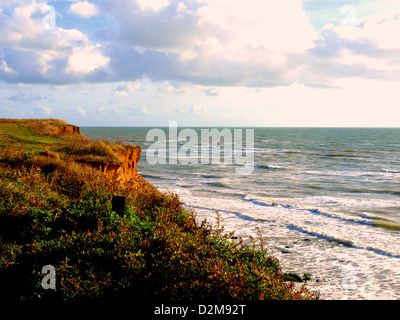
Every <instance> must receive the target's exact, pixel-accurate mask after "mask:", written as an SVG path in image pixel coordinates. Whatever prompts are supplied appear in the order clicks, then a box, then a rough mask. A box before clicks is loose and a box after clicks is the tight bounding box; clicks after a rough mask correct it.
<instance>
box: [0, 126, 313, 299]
mask: <svg viewBox="0 0 400 320" xmlns="http://www.w3.org/2000/svg"><path fill="white" fill-rule="evenodd" d="M54 125H60V122H57V121H56V120H45V121H42V122H40V121H7V120H0V139H1V141H0V143H1V148H0V149H1V151H0V288H1V295H2V297H1V298H2V299H3V300H4V299H5V300H14V301H21V300H24V301H58V300H60V301H64V300H68V301H82V300H84V299H94V298H113V297H114V298H116V297H132V298H144V299H148V298H157V297H159V298H165V299H176V300H180V299H189V300H191V299H203V298H207V299H208V298H210V299H247V300H251V299H255V300H258V299H279V300H283V299H290V300H293V299H299V300H300V299H301V300H303V299H316V297H315V296H313V295H312V294H310V293H309V292H308V290H307V289H306V287H305V286H303V287H301V288H299V289H296V287H295V286H294V284H293V283H292V282H285V279H284V277H283V274H282V273H281V269H280V266H279V262H278V261H277V259H275V258H274V257H273V256H271V255H269V254H267V253H266V252H265V250H264V249H263V247H261V248H257V247H256V244H255V243H254V244H253V246H248V245H243V244H242V242H241V240H240V239H239V240H238V241H236V240H232V239H231V238H232V234H228V233H224V230H223V227H221V225H220V224H219V223H218V224H217V225H215V226H211V225H210V224H209V223H208V222H207V221H206V220H204V221H202V222H199V221H197V219H196V216H195V213H194V212H191V211H187V210H184V209H183V208H182V205H181V203H180V201H179V198H178V197H177V195H175V194H169V193H164V194H161V193H159V192H158V191H156V190H154V189H142V188H137V187H136V186H135V184H131V183H129V182H128V183H122V182H119V181H118V180H117V179H112V178H110V176H109V175H108V176H106V175H105V174H104V172H103V171H102V170H99V166H98V165H95V166H93V163H97V164H98V163H103V164H106V163H108V162H110V161H111V162H114V163H118V162H119V161H120V159H119V158H118V157H117V156H116V155H115V153H114V152H115V150H120V149H121V148H124V146H123V145H122V144H119V143H117V144H112V143H107V142H104V141H96V142H94V141H91V140H89V139H87V138H85V137H84V136H82V135H70V136H63V135H54V134H52V130H51V127H52V126H54ZM62 125H67V124H66V123H62ZM113 195H123V196H125V197H126V210H125V214H124V215H123V216H119V215H118V214H117V213H116V212H114V211H112V196H113ZM261 245H263V243H262V242H261ZM45 265H52V266H54V267H55V269H56V289H55V290H51V289H49V290H45V289H43V288H42V279H43V277H44V276H45V274H42V273H41V270H42V267H43V266H45Z"/></svg>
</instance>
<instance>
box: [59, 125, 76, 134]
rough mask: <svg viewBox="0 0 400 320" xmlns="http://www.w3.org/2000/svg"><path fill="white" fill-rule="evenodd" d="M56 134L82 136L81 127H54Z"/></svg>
mask: <svg viewBox="0 0 400 320" xmlns="http://www.w3.org/2000/svg"><path fill="white" fill-rule="evenodd" d="M54 133H55V134H81V131H80V129H79V127H77V126H72V125H69V126H56V127H54Z"/></svg>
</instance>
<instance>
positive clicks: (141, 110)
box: [140, 106, 156, 115]
mask: <svg viewBox="0 0 400 320" xmlns="http://www.w3.org/2000/svg"><path fill="white" fill-rule="evenodd" d="M140 112H141V113H144V114H149V115H154V114H156V113H155V112H154V111H153V110H150V109H149V108H148V107H147V106H141V107H140Z"/></svg>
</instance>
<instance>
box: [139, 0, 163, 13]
mask: <svg viewBox="0 0 400 320" xmlns="http://www.w3.org/2000/svg"><path fill="white" fill-rule="evenodd" d="M136 2H137V3H138V4H139V5H140V7H141V8H142V10H146V9H151V10H154V11H158V10H161V9H162V8H164V7H166V6H168V5H169V0H136Z"/></svg>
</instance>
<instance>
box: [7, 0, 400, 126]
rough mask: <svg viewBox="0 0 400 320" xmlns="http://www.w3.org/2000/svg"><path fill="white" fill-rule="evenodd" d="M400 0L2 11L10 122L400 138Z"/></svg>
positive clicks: (190, 1)
mask: <svg viewBox="0 0 400 320" xmlns="http://www.w3.org/2000/svg"><path fill="white" fill-rule="evenodd" d="M399 30H400V1H399V0H362V1H361V0H354V1H351V0H347V1H346V0H268V1H266V0H246V1H243V0H88V1H71V0H60V1H58V0H56V1H47V2H46V1H41V0H0V118H60V119H64V120H67V121H68V122H70V123H73V124H76V125H79V126H150V127H151V126H168V123H169V121H173V120H174V121H178V125H179V126H338V127H342V126H366V127H370V126H372V127H382V126H383V127H385V126H389V127H400V31H399Z"/></svg>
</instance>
